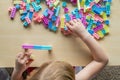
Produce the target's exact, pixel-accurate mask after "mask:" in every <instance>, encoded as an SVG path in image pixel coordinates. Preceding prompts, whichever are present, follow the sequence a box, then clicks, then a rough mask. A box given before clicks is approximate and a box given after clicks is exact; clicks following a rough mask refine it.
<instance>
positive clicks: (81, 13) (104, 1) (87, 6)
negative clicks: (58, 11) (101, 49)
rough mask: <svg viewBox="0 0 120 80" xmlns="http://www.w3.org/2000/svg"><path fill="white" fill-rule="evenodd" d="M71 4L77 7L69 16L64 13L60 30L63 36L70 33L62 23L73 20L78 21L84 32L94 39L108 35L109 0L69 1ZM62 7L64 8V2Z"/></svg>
mask: <svg viewBox="0 0 120 80" xmlns="http://www.w3.org/2000/svg"><path fill="white" fill-rule="evenodd" d="M71 2H72V4H73V5H75V4H76V5H77V6H78V7H77V8H75V9H74V10H73V11H72V12H71V13H70V14H68V13H65V15H64V17H62V18H61V29H62V30H63V32H65V35H68V34H71V32H70V31H69V29H68V28H67V27H66V25H65V24H64V23H65V22H69V21H70V20H73V19H80V20H81V22H82V23H83V25H84V26H85V28H86V30H87V31H88V32H89V33H90V34H91V35H92V36H93V37H94V38H96V39H101V38H103V37H104V36H105V35H106V34H108V33H109V24H110V22H109V20H108V17H109V16H110V13H111V12H110V5H111V2H112V1H111V0H79V1H77V0H71ZM63 6H66V4H65V2H64V3H63ZM66 32H67V33H66Z"/></svg>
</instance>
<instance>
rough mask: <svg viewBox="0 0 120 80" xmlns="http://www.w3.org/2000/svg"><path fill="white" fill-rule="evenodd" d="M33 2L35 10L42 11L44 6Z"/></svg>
mask: <svg viewBox="0 0 120 80" xmlns="http://www.w3.org/2000/svg"><path fill="white" fill-rule="evenodd" d="M31 4H32V6H33V8H34V10H35V12H38V11H40V9H41V8H42V6H40V5H37V4H36V3H35V2H32V3H31Z"/></svg>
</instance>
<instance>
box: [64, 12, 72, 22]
mask: <svg viewBox="0 0 120 80" xmlns="http://www.w3.org/2000/svg"><path fill="white" fill-rule="evenodd" d="M65 20H66V21H67V22H68V21H70V20H71V18H70V16H69V15H68V14H65Z"/></svg>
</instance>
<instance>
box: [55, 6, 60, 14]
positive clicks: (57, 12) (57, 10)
mask: <svg viewBox="0 0 120 80" xmlns="http://www.w3.org/2000/svg"><path fill="white" fill-rule="evenodd" d="M59 12H60V6H58V7H57V9H56V13H55V16H58V14H59Z"/></svg>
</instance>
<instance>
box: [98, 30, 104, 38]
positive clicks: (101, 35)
mask: <svg viewBox="0 0 120 80" xmlns="http://www.w3.org/2000/svg"><path fill="white" fill-rule="evenodd" d="M97 34H98V35H99V36H100V38H103V37H104V34H103V33H102V31H101V30H99V31H97Z"/></svg>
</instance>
